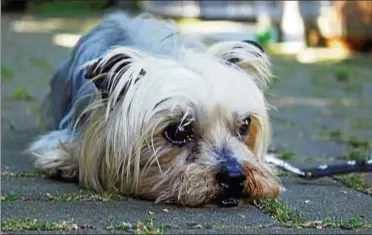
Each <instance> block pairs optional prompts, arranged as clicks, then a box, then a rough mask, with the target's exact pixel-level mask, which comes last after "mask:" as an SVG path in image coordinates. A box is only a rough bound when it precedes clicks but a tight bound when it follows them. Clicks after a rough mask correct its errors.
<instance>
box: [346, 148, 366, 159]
mask: <svg viewBox="0 0 372 235" xmlns="http://www.w3.org/2000/svg"><path fill="white" fill-rule="evenodd" d="M366 156H367V150H365V149H361V148H349V151H348V153H347V154H346V155H344V156H342V159H343V160H345V161H353V160H365V159H366Z"/></svg>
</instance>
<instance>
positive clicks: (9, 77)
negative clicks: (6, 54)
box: [1, 65, 14, 82]
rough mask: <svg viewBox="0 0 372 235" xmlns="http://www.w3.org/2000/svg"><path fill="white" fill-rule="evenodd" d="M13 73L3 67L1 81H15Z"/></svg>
mask: <svg viewBox="0 0 372 235" xmlns="http://www.w3.org/2000/svg"><path fill="white" fill-rule="evenodd" d="M13 76H14V75H13V71H12V70H10V69H9V68H7V67H6V66H5V65H1V81H3V82H9V81H11V80H12V79H13Z"/></svg>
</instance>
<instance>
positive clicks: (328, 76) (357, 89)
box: [312, 63, 372, 95]
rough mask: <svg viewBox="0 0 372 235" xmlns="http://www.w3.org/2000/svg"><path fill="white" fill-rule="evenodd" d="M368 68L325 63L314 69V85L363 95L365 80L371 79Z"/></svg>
mask: <svg viewBox="0 0 372 235" xmlns="http://www.w3.org/2000/svg"><path fill="white" fill-rule="evenodd" d="M371 75H372V74H371V71H370V69H369V68H367V67H365V68H364V67H361V66H355V65H347V64H342V63H337V64H336V63H324V64H319V65H317V66H315V67H314V70H313V73H312V83H313V84H314V85H317V86H320V87H332V88H334V89H338V90H343V91H345V92H352V93H356V94H358V95H362V94H363V91H362V87H363V83H364V81H365V78H368V77H371Z"/></svg>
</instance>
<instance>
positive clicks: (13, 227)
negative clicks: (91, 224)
mask: <svg viewBox="0 0 372 235" xmlns="http://www.w3.org/2000/svg"><path fill="white" fill-rule="evenodd" d="M79 229H86V226H78V225H77V224H74V223H72V222H67V221H58V222H41V221H39V220H37V219H7V220H1V230H2V231H19V230H24V231H53V230H58V231H60V230H63V231H66V230H79Z"/></svg>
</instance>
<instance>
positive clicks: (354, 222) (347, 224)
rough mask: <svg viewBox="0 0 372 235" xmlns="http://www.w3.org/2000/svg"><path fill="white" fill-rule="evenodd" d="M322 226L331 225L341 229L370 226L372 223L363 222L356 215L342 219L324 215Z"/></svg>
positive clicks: (371, 226)
mask: <svg viewBox="0 0 372 235" xmlns="http://www.w3.org/2000/svg"><path fill="white" fill-rule="evenodd" d="M322 227H325V228H327V227H333V228H341V229H355V228H372V223H364V222H363V221H361V220H360V219H359V217H358V216H355V215H354V216H353V217H352V218H351V219H349V220H346V221H343V220H341V219H339V218H333V219H332V218H331V217H326V218H325V219H324V220H323V221H322Z"/></svg>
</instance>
